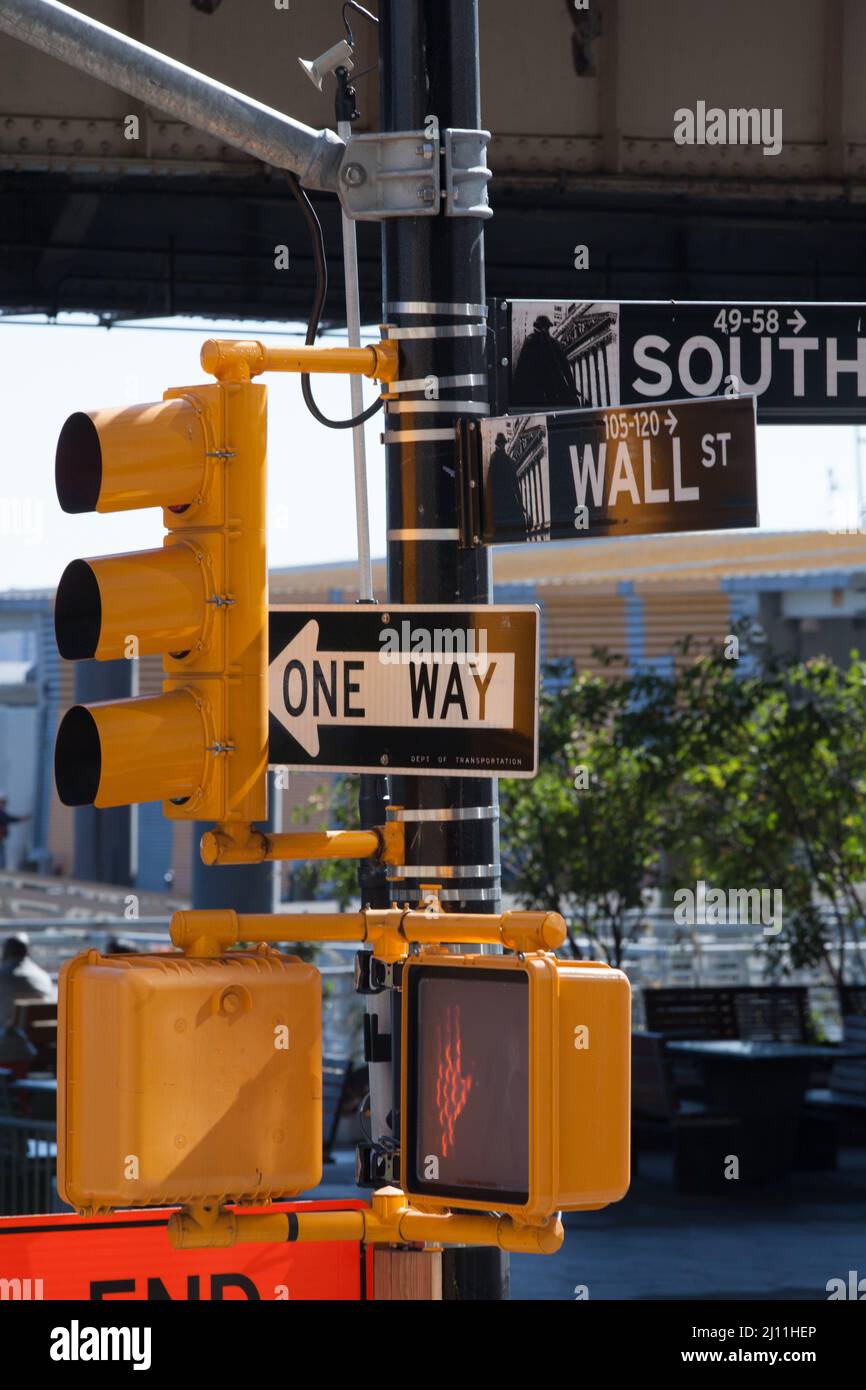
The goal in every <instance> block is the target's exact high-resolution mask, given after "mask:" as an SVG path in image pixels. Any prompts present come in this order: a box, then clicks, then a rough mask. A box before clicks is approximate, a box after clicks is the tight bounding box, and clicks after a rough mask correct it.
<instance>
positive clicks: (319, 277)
mask: <svg viewBox="0 0 866 1390" xmlns="http://www.w3.org/2000/svg"><path fill="white" fill-rule="evenodd" d="M286 178H287V180H288V183H289V187H290V188H291V190H292V192H293V193H294V195H295V197H296V199H297V201H298V205H299V207H300V209H301V212H302V213H303V215H304V221H305V222H306V224H307V228H308V230H309V233H310V238H311V240H312V243H313V262H314V264H315V267H316V293H315V295H314V297H313V307H312V309H311V310H310V319H309V323H308V324H307V337H306V344H307V347H312V346H313V345H314V344H315V341H316V337H317V335H318V332H319V323H320V322H321V318H322V310H323V309H324V307H325V299H326V298H327V294H328V263H327V261H326V260H325V238H324V235H323V232H322V224H321V222H320V221H319V218H318V214H317V212H316V209H315V208H314V207H313V204H312V203H311V202H310V199H309V197H308V196H307V191H306V189H304V188H302V187H301V184H300V182H299V181H298V179H297V178H296V177H295V175H294V174H290V173H286ZM301 394H302V395H303V397H304V404H305V405H306V407H307V409H308V410H309V412H310V414H311V415H312V416H313V417H314V418H315V419H316V420H318V421H319V424H320V425H327V426H328V428H329V429H332V430H352V429H355V427H356V426H357V425H363V424H364V423H365V422H366V421H367V420H370V419H372V417H373V416H374V415H375V414H376V413H377V411H379V410H381V409H382V406H383V405H384V401H383V400H382V397H381V396H380V397H379V399H378V400H376V401H374V402H373V404H372V405H371V406H368V407H367V409H366V410H364V411H362V413H361V414H360V415H355V416H353V417H352V419H351V420H329V419H328V417H327V415H323V414H322V412H321V410H320V409H319V407H318V406H317V405H316V402H315V401H314V400H313V391H312V387H311V386H310V377H309V373H308V372H304V373H302V375H301Z"/></svg>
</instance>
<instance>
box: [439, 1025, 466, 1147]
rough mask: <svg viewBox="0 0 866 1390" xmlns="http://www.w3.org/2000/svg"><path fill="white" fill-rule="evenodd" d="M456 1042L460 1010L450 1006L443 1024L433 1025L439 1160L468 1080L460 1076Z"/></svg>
mask: <svg viewBox="0 0 866 1390" xmlns="http://www.w3.org/2000/svg"><path fill="white" fill-rule="evenodd" d="M461 1047H462V1044H461V1038H460V1006H459V1004H450V1005H449V1006H448V1008H447V1009H446V1011H445V1017H444V1020H443V1021H442V1022H441V1023H438V1024H437V1025H436V1052H437V1066H436V1092H435V1094H436V1110H437V1114H438V1116H439V1130H440V1134H441V1139H442V1157H443V1158H447V1157H448V1150H449V1149H450V1148H452V1147H453V1145H454V1126H455V1124H456V1122H457V1120H458V1119H459V1117H460V1115H461V1113H462V1111H463V1110H464V1108H465V1106H466V1101H467V1100H468V1098H469V1092H470V1091H471V1089H472V1077H471V1076H464V1075H463V1065H462V1057H461Z"/></svg>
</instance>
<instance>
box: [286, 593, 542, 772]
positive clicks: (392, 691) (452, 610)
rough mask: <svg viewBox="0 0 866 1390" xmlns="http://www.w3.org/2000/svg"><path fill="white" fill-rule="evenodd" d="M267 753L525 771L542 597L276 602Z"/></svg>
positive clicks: (298, 759)
mask: <svg viewBox="0 0 866 1390" xmlns="http://www.w3.org/2000/svg"><path fill="white" fill-rule="evenodd" d="M269 624H270V628H269V644H270V670H269V676H268V686H269V690H268V698H269V707H270V733H269V762H270V764H271V765H272V766H275V767H288V768H296V769H304V768H311V767H317V768H323V769H327V770H329V771H334V772H353V771H354V772H383V771H388V772H396V773H401V772H402V773H411V774H418V773H420V774H422V775H423V774H433V775H435V774H439V775H445V774H454V773H459V774H460V776H462V777H532V776H534V774H535V769H536V762H537V747H538V700H537V692H538V609H537V608H535V607H533V606H532V605H527V606H520V607H515V608H501V607H499V606H498V605H490V606H477V607H471V606H454V607H447V608H443V607H435V606H427V605H420V606H418V605H407V604H397V605H393V604H392V605H390V606H389V607H388V608H387V609H386V608H379V607H375V606H372V605H370V606H369V607H359V606H358V605H357V604H329V605H327V606H325V605H323V606H321V607H313V608H311V607H310V606H309V605H294V604H292V605H280V606H275V607H272V608H271V610H270V619H269Z"/></svg>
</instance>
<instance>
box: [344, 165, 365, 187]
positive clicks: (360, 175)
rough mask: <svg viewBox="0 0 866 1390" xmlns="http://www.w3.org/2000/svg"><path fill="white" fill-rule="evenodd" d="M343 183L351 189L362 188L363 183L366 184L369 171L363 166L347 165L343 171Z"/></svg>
mask: <svg viewBox="0 0 866 1390" xmlns="http://www.w3.org/2000/svg"><path fill="white" fill-rule="evenodd" d="M343 182H344V183H347V184H348V185H349V187H350V188H360V186H361V184H362V183H366V182H367V170H366V169H365V168H364V166H363V164H347V165H346V167H345V169H344V170H343Z"/></svg>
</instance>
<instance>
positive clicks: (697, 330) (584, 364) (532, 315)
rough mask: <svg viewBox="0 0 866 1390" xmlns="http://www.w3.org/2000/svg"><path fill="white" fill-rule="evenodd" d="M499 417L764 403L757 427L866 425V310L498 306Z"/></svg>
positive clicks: (495, 370)
mask: <svg viewBox="0 0 866 1390" xmlns="http://www.w3.org/2000/svg"><path fill="white" fill-rule="evenodd" d="M490 326H491V329H492V330H493V331H492V332H491V333H490V335H489V338H488V342H489V351H490V363H489V366H490V381H491V391H492V396H493V399H492V401H491V406H492V409H493V411H494V413H496V414H499V415H502V414H505V413H506V411H514V410H553V409H556V408H560V409H562V408H568V407H569V406H571V407H575V406H584V407H589V406H607V405H625V404H641V403H648V402H651V401H652V402H657V401H671V400H681V399H684V398H687V397H690V396H695V397H704V396H721V395H736V394H742V395H755V396H757V398H758V424H795V425H806V424H862V423H866V305H863V304H808V303H806V304H772V303H763V304H746V303H742V302H740V303H731V304H709V303H678V302H676V301H674V300H667V301H662V302H658V303H654V302H649V303H641V302H624V303H621V304H617V303H610V302H607V301H595V300H574V299H569V298H567V297H563V298H562V299H556V300H528V299H515V300H496V301H495V302H494V303H492V304H491V307H490Z"/></svg>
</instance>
